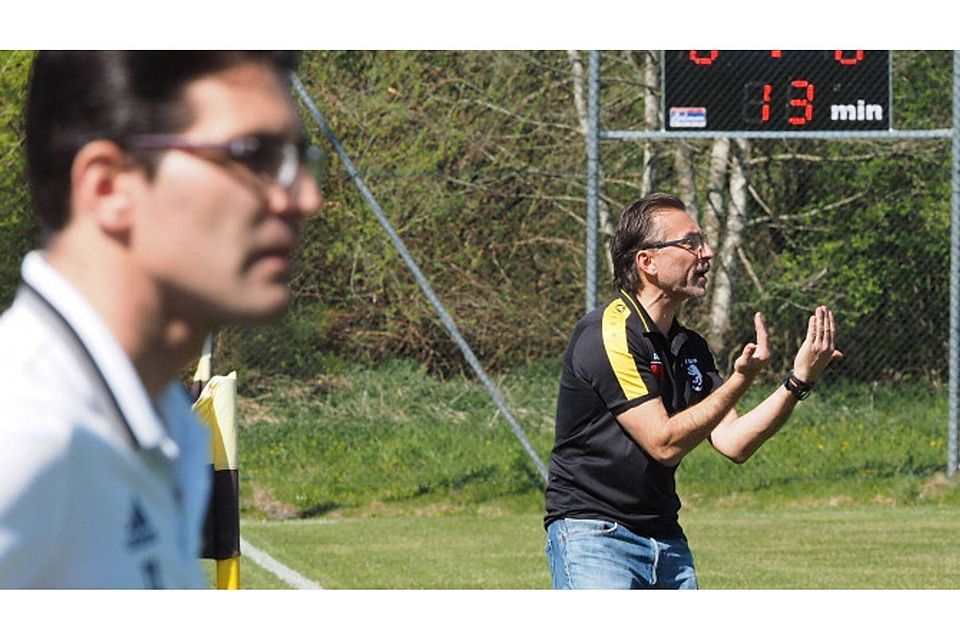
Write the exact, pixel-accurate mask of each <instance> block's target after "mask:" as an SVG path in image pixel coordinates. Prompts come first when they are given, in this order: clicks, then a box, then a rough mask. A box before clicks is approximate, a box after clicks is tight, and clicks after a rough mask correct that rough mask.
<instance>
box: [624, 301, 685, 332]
mask: <svg viewBox="0 0 960 640" xmlns="http://www.w3.org/2000/svg"><path fill="white" fill-rule="evenodd" d="M620 297H621V298H622V299H623V300H625V301H626V302H627V303H628V304H629V305H630V306H631V307H632V308H633V309H634V310H636V312H637V314H638V315H639V316H640V323H641V324H642V325H643V332H644V333H646V334H648V335H650V334H658V335H663V334H662V333H661V332H660V329H658V328H657V325H656V324H654V322H653V319H652V318H651V317H650V314H649V313H647V310H646V309H645V308H644V307H643V305H642V304H640V301H639V300H637V297H636V296H634V295H631V294H629V293H627V292H626V291H624V290H623V289H620ZM682 329H683V327H682V326H681V325H680V323H679V322H678V321H677V318H676V317H674V318H673V322H672V323H671V324H670V331H669V335H668V336H666V337H667V338H671V339H672V338H673V337H675V336H676V335H677V333H678V332H680V331H682Z"/></svg>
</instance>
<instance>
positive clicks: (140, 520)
mask: <svg viewBox="0 0 960 640" xmlns="http://www.w3.org/2000/svg"><path fill="white" fill-rule="evenodd" d="M156 538H157V532H156V531H154V529H153V525H151V524H150V520H149V519H148V518H147V515H146V513H144V510H143V505H141V504H140V501H139V500H138V499H136V498H134V499H133V504H132V505H131V507H130V519H129V520H128V521H127V548H128V549H136V548H139V547H142V546H144V545H146V544H150V543H151V542H153V541H154V540H156Z"/></svg>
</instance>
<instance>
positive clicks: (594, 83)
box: [586, 51, 600, 313]
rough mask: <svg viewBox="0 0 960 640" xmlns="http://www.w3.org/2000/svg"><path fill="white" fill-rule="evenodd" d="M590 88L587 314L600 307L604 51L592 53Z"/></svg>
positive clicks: (588, 96) (588, 97) (588, 124)
mask: <svg viewBox="0 0 960 640" xmlns="http://www.w3.org/2000/svg"><path fill="white" fill-rule="evenodd" d="M588 77H589V86H588V89H587V287H586V288H587V294H586V298H587V300H586V303H587V304H586V306H587V313H589V312H590V311H593V308H594V307H595V306H597V226H598V222H597V219H598V217H599V215H598V210H599V198H600V136H599V130H600V52H599V51H590V61H589V76H588Z"/></svg>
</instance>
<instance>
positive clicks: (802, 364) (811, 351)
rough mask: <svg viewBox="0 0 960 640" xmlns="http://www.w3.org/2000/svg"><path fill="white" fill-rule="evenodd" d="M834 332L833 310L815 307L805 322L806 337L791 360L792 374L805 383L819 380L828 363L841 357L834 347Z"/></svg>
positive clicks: (835, 331)
mask: <svg viewBox="0 0 960 640" xmlns="http://www.w3.org/2000/svg"><path fill="white" fill-rule="evenodd" d="M836 334H837V325H836V323H835V322H834V320H833V312H832V311H830V309H828V308H827V307H824V306H820V307H817V309H816V311H814V313H813V315H812V316H810V322H809V323H807V337H806V339H804V341H803V344H801V345H800V350H799V351H798V352H797V357H796V358H794V360H793V374H794V375H795V376H797V377H798V378H800V379H801V380H803V381H804V382H806V383H807V384H813V383H814V382H816V381H817V380H819V379H820V376H821V375H823V370H824V369H826V368H827V365H828V364H830V363H831V362H833V361H834V360H839V359H840V358H842V357H843V354H842V353H841V352H840V351H838V350H837V348H836V343H835V341H836Z"/></svg>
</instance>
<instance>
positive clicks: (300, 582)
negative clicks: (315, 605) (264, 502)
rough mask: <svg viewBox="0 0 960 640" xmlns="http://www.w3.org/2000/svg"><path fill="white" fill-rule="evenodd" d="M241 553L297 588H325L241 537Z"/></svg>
mask: <svg viewBox="0 0 960 640" xmlns="http://www.w3.org/2000/svg"><path fill="white" fill-rule="evenodd" d="M240 555H241V556H242V557H246V558H250V559H251V560H253V561H254V562H255V563H256V564H258V565H260V566H261V567H263V568H264V569H266V570H267V571H269V572H270V573H272V574H273V575H275V576H277V577H278V578H280V580H282V581H283V582H284V583H286V584H288V585H290V586H291V587H294V588H295V589H323V587H321V586H320V585H319V584H317V583H316V582H314V581H312V580H309V579H307V578H304V577H303V576H302V575H300V574H299V573H297V572H296V571H294V570H293V569H291V568H290V567H288V566H287V565H285V564H283V563H282V562H280V561H278V560H276V559H274V558H273V557H272V556H270V554H268V553H266V552H265V551H260V549H257V548H256V547H255V546H253V545H252V544H250V543H249V542H247V541H246V540H244V539H243V538H240Z"/></svg>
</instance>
